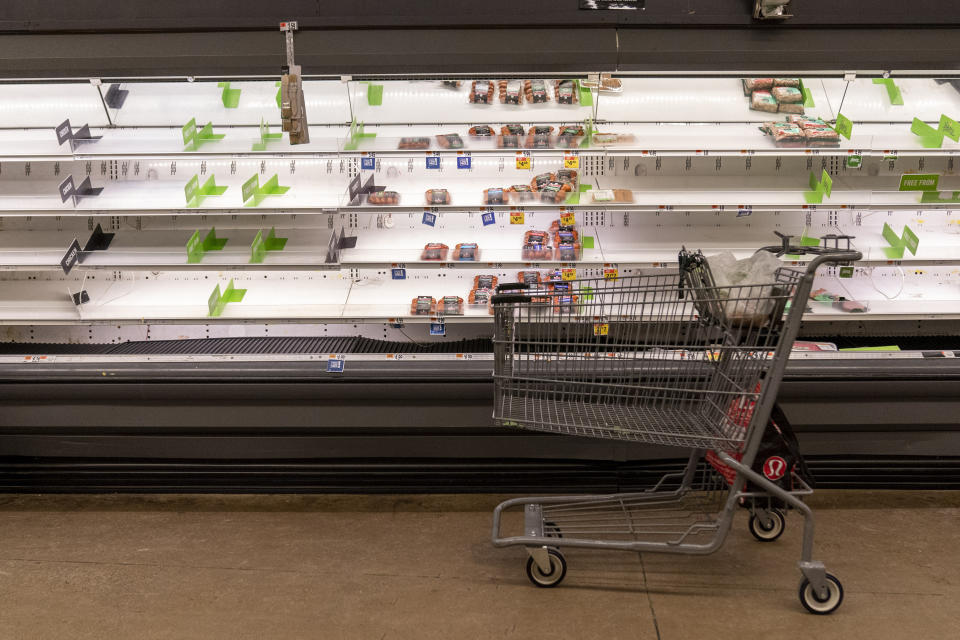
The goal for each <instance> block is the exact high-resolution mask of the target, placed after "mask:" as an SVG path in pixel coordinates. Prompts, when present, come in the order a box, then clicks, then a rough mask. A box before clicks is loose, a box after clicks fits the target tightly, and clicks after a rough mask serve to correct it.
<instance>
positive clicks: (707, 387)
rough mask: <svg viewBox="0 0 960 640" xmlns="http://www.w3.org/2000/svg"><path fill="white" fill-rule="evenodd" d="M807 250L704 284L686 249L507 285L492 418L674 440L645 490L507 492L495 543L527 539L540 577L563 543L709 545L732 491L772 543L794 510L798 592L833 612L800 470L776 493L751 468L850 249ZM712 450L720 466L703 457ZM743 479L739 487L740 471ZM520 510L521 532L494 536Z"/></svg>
mask: <svg viewBox="0 0 960 640" xmlns="http://www.w3.org/2000/svg"><path fill="white" fill-rule="evenodd" d="M861 257H862V256H861V255H860V254H859V253H858V252H855V251H840V250H837V251H835V252H831V253H827V254H823V255H816V256H815V257H813V258H812V259H811V260H810V261H809V262H808V263H807V266H806V269H793V268H789V267H781V268H779V269H778V270H777V271H776V272H775V274H774V275H773V276H772V277H771V278H770V279H769V282H765V283H763V284H750V285H738V286H717V285H716V283H715V280H714V277H713V274H712V273H711V270H710V265H709V262H708V260H707V259H706V258H705V257H704V256H703V255H702V254H701V253H700V252H695V253H693V252H688V251H686V250H685V249H684V250H683V251H681V252H680V255H679V268H678V269H677V270H676V271H673V270H662V269H658V270H657V273H656V274H655V275H629V276H620V277H615V278H610V279H607V278H596V279H579V280H572V281H557V282H549V283H546V284H539V285H537V284H521V283H517V284H507V285H501V286H500V287H498V289H497V295H495V296H494V297H493V306H494V325H495V329H494V381H495V389H496V391H495V396H494V421H495V423H496V424H498V425H500V426H503V427H506V428H515V429H528V430H534V431H545V432H550V433H556V434H562V435H572V436H585V437H590V438H603V439H609V440H623V441H630V442H638V443H646V444H653V445H664V446H671V447H682V448H684V449H686V450H688V452H689V456H688V462H687V465H686V467H685V469H684V471H682V472H681V473H676V474H668V475H666V476H664V477H663V478H661V479H660V481H659V482H658V483H657V484H656V486H655V487H653V488H652V489H650V490H647V491H643V492H636V493H618V494H611V495H590V496H549V497H531V498H516V499H513V500H507V501H506V502H503V503H501V504H500V505H499V506H497V508H496V509H495V511H494V522H493V544H494V545H495V546H498V547H503V546H511V545H521V546H524V547H525V548H526V549H527V551H528V555H529V557H528V558H527V564H526V569H527V575H528V577H529V578H530V580H531V581H532V582H533V583H534V584H535V585H537V586H541V587H553V586H556V585H557V584H559V583H560V582H561V581H562V580H563V578H564V576H565V575H566V560H565V558H564V556H563V554H562V552H561V550H560V549H561V548H562V547H582V548H599V549H617V550H627V551H637V552H643V551H651V552H666V553H684V554H708V553H712V552H714V551H716V550H717V549H719V548H720V546H721V545H722V544H723V542H724V539H725V538H726V535H727V532H728V531H729V529H730V524H731V522H732V520H733V515H734V513H735V511H736V509H737V508H738V505H740V504H746V505H748V506H749V508H750V511H751V517H750V530H751V532H752V533H753V534H754V536H755V537H756V538H757V539H758V540H762V541H772V540H775V539H776V538H778V537H779V536H780V534H781V533H782V532H783V529H784V526H785V519H784V516H783V513H782V511H780V510H779V509H778V508H775V507H774V506H773V505H774V504H786V505H787V506H788V507H792V508H795V509H797V510H798V511H800V513H802V514H803V516H804V533H803V547H802V550H801V561H800V563H799V564H800V570H801V573H802V576H803V577H802V581H801V585H800V600H801V603H802V604H803V605H804V606H805V607H806V608H807V610H809V611H811V612H813V613H820V614H824V613H831V612H832V611H834V610H836V608H837V607H839V606H840V603H841V602H842V600H843V587H842V586H841V584H840V581H839V580H837V579H836V578H835V577H834V576H832V575H830V574H828V573H827V572H826V569H825V568H824V565H823V564H822V563H820V562H816V561H814V560H813V559H812V555H813V530H814V520H813V514H812V511H811V510H810V508H809V507H808V506H807V505H806V504H805V503H804V502H803V501H802V499H801V498H802V497H803V496H804V495H805V494H808V493H811V489H810V488H809V487H808V486H807V485H806V484H805V483H804V482H803V481H802V479H801V478H799V476H794V477H793V481H794V482H793V489H792V490H789V491H788V490H785V489H783V488H781V487H780V486H779V485H777V484H774V483H773V482H771V481H770V480H768V479H767V478H765V477H764V476H763V475H761V474H758V473H756V472H755V471H753V470H752V468H751V467H752V465H753V461H754V458H755V457H756V453H757V449H758V448H759V446H760V440H761V438H762V436H763V431H764V428H765V427H766V425H767V422H768V420H769V417H770V411H771V409H772V407H773V403H774V401H775V399H776V395H777V391H778V388H779V385H780V381H781V379H782V377H783V371H784V368H785V366H786V361H787V358H788V357H789V353H790V347H791V345H792V343H793V341H794V339H795V338H796V336H797V332H798V330H799V326H800V321H801V318H802V315H803V312H804V309H805V307H806V299H807V298H808V297H809V294H810V290H811V288H812V285H813V279H814V276H815V274H816V270H817V268H818V267H819V266H820V265H822V264H824V263H841V262H851V261H856V260H859V259H860V258H861ZM708 452H709V456H710V458H711V459H712V460H713V461H714V463H715V464H719V465H724V466H725V471H727V474H726V475H727V476H728V477H729V478H732V481H729V482H728V480H726V479H724V477H723V476H722V475H721V474H719V473H717V471H716V470H715V469H714V468H713V467H711V466H709V465H706V464H703V462H702V460H703V458H704V455H705V454H707V453H708ZM748 481H749V483H750V484H749V487H750V488H749V490H748V488H747V487H748V485H747V482H748ZM513 508H522V510H523V527H524V530H523V533H522V535H515V536H504V535H502V534H501V521H502V515H503V513H504V511H506V510H509V509H513Z"/></svg>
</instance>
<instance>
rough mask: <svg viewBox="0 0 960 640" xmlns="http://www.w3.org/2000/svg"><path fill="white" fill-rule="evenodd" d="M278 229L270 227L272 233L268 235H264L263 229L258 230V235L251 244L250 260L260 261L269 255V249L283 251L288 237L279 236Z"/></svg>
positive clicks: (253, 261)
mask: <svg viewBox="0 0 960 640" xmlns="http://www.w3.org/2000/svg"><path fill="white" fill-rule="evenodd" d="M275 234H276V231H275V230H274V228H273V227H270V233H268V234H267V236H266V237H264V235H263V229H261V230H259V231H257V237H255V238H254V239H253V243H252V244H251V245H250V262H252V263H260V262H263V259H264V258H266V257H267V252H268V251H282V250H283V248H284V247H285V246H287V239H286V238H277V237H276V235H275Z"/></svg>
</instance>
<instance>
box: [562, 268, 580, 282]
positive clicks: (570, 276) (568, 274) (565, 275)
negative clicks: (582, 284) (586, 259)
mask: <svg viewBox="0 0 960 640" xmlns="http://www.w3.org/2000/svg"><path fill="white" fill-rule="evenodd" d="M560 277H561V278H562V279H564V280H576V279H577V270H576V269H561V270H560Z"/></svg>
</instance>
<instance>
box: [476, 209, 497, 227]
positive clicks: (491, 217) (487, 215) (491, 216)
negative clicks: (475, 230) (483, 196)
mask: <svg viewBox="0 0 960 640" xmlns="http://www.w3.org/2000/svg"><path fill="white" fill-rule="evenodd" d="M480 219H481V220H482V221H483V226H485V227H488V226H490V225H491V224H496V222H497V214H495V213H494V212H493V211H484V212H483V215H481V216H480Z"/></svg>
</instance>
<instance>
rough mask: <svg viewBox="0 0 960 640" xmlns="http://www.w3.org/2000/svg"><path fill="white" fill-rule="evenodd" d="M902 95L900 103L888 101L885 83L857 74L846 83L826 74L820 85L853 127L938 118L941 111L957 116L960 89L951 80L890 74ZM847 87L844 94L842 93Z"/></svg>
mask: <svg viewBox="0 0 960 640" xmlns="http://www.w3.org/2000/svg"><path fill="white" fill-rule="evenodd" d="M893 81H894V83H896V85H897V87H898V88H899V89H900V93H901V96H902V97H903V104H902V105H893V104H890V97H889V95H888V94H887V88H886V86H884V85H882V84H874V83H873V80H872V79H871V78H857V79H856V80H854V81H852V82H850V83H847V82H846V81H845V80H843V79H840V78H826V79H824V80H823V81H822V82H823V86H824V88H825V90H826V92H827V95H828V96H829V99H830V104H831V106H832V108H833V109H835V110H839V112H840V113H842V114H843V115H845V116H846V117H848V118H850V119H851V120H852V121H853V123H854V131H856V130H857V128H858V126H857V123H858V122H861V121H863V122H901V123H906V124H907V125H908V127H907V128H908V130H909V123H910V122H912V121H913V119H914V118H920V119H921V120H924V121H929V122H938V121H939V120H940V116H941V115H942V114H946V115H947V116H948V117H950V118H953V119H954V120H956V119H957V118H958V117H960V92H958V91H957V90H956V89H955V88H953V86H951V85H950V84H937V82H936V81H935V80H933V79H931V78H893ZM844 91H846V95H844Z"/></svg>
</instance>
